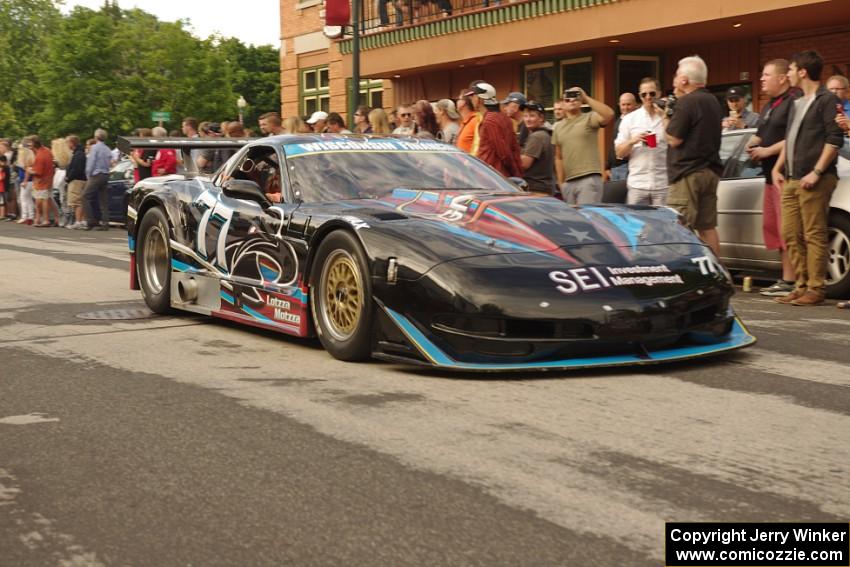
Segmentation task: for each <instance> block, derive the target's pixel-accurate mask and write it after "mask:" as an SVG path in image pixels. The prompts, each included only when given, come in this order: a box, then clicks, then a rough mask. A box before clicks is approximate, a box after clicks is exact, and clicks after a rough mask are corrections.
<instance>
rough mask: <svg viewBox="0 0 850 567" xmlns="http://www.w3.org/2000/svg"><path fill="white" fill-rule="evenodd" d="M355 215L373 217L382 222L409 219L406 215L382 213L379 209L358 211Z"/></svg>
mask: <svg viewBox="0 0 850 567" xmlns="http://www.w3.org/2000/svg"><path fill="white" fill-rule="evenodd" d="M357 213H358V214H361V215H369V216H370V217H375V218H376V219H379V220H382V221H394V220H405V219H408V218H410V217H408V216H407V215H405V214H402V213H397V212H396V211H382V210H380V209H370V210H360V211H357Z"/></svg>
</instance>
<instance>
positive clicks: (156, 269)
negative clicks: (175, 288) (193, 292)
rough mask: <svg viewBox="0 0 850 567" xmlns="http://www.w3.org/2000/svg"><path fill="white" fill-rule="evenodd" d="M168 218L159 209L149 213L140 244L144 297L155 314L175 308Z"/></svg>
mask: <svg viewBox="0 0 850 567" xmlns="http://www.w3.org/2000/svg"><path fill="white" fill-rule="evenodd" d="M169 234H170V231H169V228H168V218H166V216H165V213H164V212H163V211H162V209H160V208H159V207H154V208H153V209H150V210H148V211H147V212H146V213H145V216H144V217H142V222H141V224H140V225H139V238H138V240H137V244H136V273H137V277H138V280H139V287H140V288H141V290H142V297H144V299H145V303H147V305H148V307H149V308H150V310H151V311H153V312H154V313H159V314H161V315H165V314H168V313H171V312H172V309H171V245H170V244H169Z"/></svg>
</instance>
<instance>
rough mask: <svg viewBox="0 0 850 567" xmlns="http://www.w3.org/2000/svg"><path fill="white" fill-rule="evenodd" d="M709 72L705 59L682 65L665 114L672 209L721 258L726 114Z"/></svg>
mask: <svg viewBox="0 0 850 567" xmlns="http://www.w3.org/2000/svg"><path fill="white" fill-rule="evenodd" d="M707 82H708V68H707V67H706V65H705V61H703V60H702V58H700V57H699V56H696V55H694V56H692V57H685V58H684V59H681V60H680V61H679V67H678V69H677V70H676V76H675V77H674V78H673V94H674V96H672V97H670V98H669V99H668V101H667V106H666V109H665V111H666V112H665V119H664V124H665V132H666V137H667V146H668V149H667V175H668V178H669V180H670V190H669V193H668V197H667V205H668V206H670V207H672V208H673V209H676V210H677V211H679V212H680V213H681V214H682V216H684V217H685V224H686V225H687V226H688V227H689V228H691V229H693V230H696V231H697V233H699V236H700V238H702V239H703V241H704V242H705V243H706V244H708V246H709V247H710V248H711V250H712V251H713V252H714V254H715V255H717V256H718V257H719V256H720V239H719V238H718V236H717V183H718V181H720V172H721V170H722V169H723V163H722V162H721V161H720V139H721V121H722V119H723V109H722V108H721V107H720V103H719V102H718V101H717V99H716V98H715V97H714V95H713V94H711V93H710V92H708V90H707V89H706V88H705V85H706V83H707Z"/></svg>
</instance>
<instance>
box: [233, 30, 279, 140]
mask: <svg viewBox="0 0 850 567" xmlns="http://www.w3.org/2000/svg"><path fill="white" fill-rule="evenodd" d="M220 46H221V49H222V50H224V53H225V57H226V58H227V61H228V63H229V65H230V67H231V68H232V69H233V87H232V88H233V92H234V93H236V96H237V97H239V96H240V95H241V96H243V97H245V100H246V101H247V102H248V107H247V108H246V111H245V116H244V120H245V124H246V125H248V126H249V127H250V126H251V125H254V124H256V123H257V119H258V118H259V117H260V115H261V114H263V113H265V112H269V111H272V110H274V111H278V112H279V111H280V52H279V51H278V50H277V49H276V48H274V47H272V46H270V45H261V46H252V45H248V46H246V45H245V44H243V43H242V42H241V41H239V40H238V39H236V38H227V39H221V40H220ZM234 105H235V101H234Z"/></svg>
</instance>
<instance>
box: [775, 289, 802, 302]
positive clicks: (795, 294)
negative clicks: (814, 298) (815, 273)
mask: <svg viewBox="0 0 850 567" xmlns="http://www.w3.org/2000/svg"><path fill="white" fill-rule="evenodd" d="M805 294H806V288H804V287H797V288H794V291H792V292H791V293H789V294H788V295H783V296H782V297H774V298H773V301H775V302H776V303H791V302H792V301H794V300H795V299H800V298H801V297H803V295H805Z"/></svg>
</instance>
